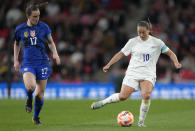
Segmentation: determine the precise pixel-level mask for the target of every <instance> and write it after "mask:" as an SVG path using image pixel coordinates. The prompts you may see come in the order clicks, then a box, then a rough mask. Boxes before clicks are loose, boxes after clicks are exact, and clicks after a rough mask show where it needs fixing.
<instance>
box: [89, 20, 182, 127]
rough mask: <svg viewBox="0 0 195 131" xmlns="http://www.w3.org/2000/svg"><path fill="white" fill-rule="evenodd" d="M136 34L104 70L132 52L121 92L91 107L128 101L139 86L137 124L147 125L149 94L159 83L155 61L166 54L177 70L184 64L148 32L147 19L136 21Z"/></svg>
mask: <svg viewBox="0 0 195 131" xmlns="http://www.w3.org/2000/svg"><path fill="white" fill-rule="evenodd" d="M137 33H138V36H137V37H134V38H132V39H129V41H128V42H127V43H126V45H125V46H124V47H123V48H122V49H121V51H119V52H118V53H116V54H115V55H114V56H113V58H112V59H111V60H110V61H109V63H108V64H107V65H106V66H104V67H103V71H104V72H107V71H108V69H109V68H110V66H111V65H112V64H114V63H116V62H117V61H118V60H120V59H121V58H122V57H123V56H128V55H130V54H131V60H130V62H129V66H128V68H127V71H126V75H125V77H124V79H123V82H122V87H121V91H120V93H115V94H112V95H111V96H109V97H108V98H106V99H104V100H101V101H98V102H94V103H92V105H91V109H93V110H94V109H98V108H101V107H103V106H104V105H105V104H109V103H114V102H119V101H123V100H126V99H127V98H128V97H129V96H130V95H131V93H133V92H135V91H137V90H138V88H140V90H141V96H142V103H141V106H140V115H139V121H138V126H139V127H145V125H144V120H145V118H146V114H147V112H148V110H149V107H150V95H151V93H152V89H153V87H154V85H155V82H156V63H157V60H158V58H159V56H160V54H161V53H165V54H166V55H168V56H169V57H170V59H171V60H172V62H173V63H174V65H175V67H176V69H179V68H181V67H182V65H181V64H180V63H179V62H178V60H177V57H176V55H175V54H174V53H173V52H172V51H171V50H170V49H169V48H168V47H167V46H166V45H165V43H164V42H163V41H162V40H160V39H158V38H156V37H154V36H151V35H149V33H150V25H149V23H148V22H146V21H140V22H139V23H138V24H137Z"/></svg>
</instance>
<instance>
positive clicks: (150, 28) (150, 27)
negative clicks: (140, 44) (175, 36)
mask: <svg viewBox="0 0 195 131" xmlns="http://www.w3.org/2000/svg"><path fill="white" fill-rule="evenodd" d="M148 24H149V30H150V33H149V35H152V36H153V32H152V24H151V22H150V19H149V17H148Z"/></svg>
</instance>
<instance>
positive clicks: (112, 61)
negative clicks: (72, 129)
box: [103, 51, 124, 72]
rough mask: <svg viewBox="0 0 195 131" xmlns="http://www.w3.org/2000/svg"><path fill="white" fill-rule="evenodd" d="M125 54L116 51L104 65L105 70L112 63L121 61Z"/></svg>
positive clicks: (105, 70) (104, 70)
mask: <svg viewBox="0 0 195 131" xmlns="http://www.w3.org/2000/svg"><path fill="white" fill-rule="evenodd" d="M123 56H124V54H123V52H122V51H119V52H118V53H116V54H115V55H114V56H113V57H112V59H111V60H110V61H109V62H108V64H107V65H106V66H104V67H103V72H107V71H108V69H109V68H110V66H111V65H113V64H114V63H116V62H117V61H119V60H120V59H121V58H122V57H123Z"/></svg>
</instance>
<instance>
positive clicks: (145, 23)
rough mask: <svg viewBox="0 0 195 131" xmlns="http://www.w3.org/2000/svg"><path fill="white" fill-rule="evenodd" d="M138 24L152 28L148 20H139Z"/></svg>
mask: <svg viewBox="0 0 195 131" xmlns="http://www.w3.org/2000/svg"><path fill="white" fill-rule="evenodd" d="M137 26H143V27H146V29H148V30H150V25H149V23H148V22H146V21H140V22H138V23H137Z"/></svg>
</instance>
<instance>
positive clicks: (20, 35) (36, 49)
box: [14, 21, 51, 65]
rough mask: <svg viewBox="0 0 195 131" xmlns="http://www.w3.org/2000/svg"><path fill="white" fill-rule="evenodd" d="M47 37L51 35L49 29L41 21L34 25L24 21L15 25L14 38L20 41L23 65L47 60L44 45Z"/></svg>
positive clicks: (46, 61)
mask: <svg viewBox="0 0 195 131" xmlns="http://www.w3.org/2000/svg"><path fill="white" fill-rule="evenodd" d="M47 37H51V30H50V28H49V27H48V25H47V24H45V23H44V22H41V21H39V22H38V24H37V25H35V26H28V25H27V23H24V24H21V25H19V26H17V27H16V30H15V34H14V39H15V40H16V41H17V42H20V41H21V42H22V49H23V53H22V54H23V60H22V64H23V65H40V64H43V63H48V62H49V57H48V55H47V53H46V49H45V45H44V43H45V42H46V38H47Z"/></svg>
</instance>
